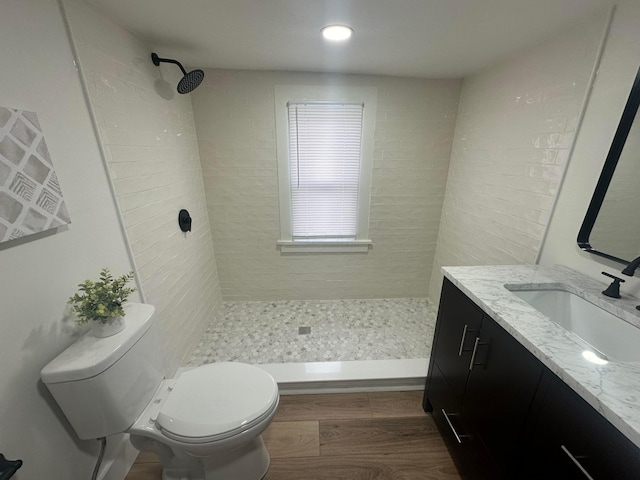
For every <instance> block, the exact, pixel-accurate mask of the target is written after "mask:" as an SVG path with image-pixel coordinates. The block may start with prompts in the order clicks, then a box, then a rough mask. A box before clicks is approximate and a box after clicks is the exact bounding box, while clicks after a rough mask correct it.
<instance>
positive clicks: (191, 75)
mask: <svg viewBox="0 0 640 480" xmlns="http://www.w3.org/2000/svg"><path fill="white" fill-rule="evenodd" d="M151 61H152V62H153V64H154V65H155V66H156V67H159V66H160V62H165V63H175V64H176V65H177V66H178V67H180V70H182V74H183V75H184V76H183V77H182V78H181V79H180V81H179V82H178V87H177V90H178V93H191V92H193V91H194V90H195V89H196V88H197V87H198V85H200V83H201V82H202V79H203V78H204V72H203V71H202V70H192V71H190V72H187V71H186V70H185V69H184V67H183V66H182V64H181V63H180V62H179V61H177V60H172V59H170V58H160V57H158V55H157V54H155V53H152V54H151Z"/></svg>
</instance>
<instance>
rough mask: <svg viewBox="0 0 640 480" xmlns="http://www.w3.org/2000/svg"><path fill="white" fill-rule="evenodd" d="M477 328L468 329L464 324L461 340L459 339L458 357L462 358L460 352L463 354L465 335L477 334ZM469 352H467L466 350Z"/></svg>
mask: <svg viewBox="0 0 640 480" xmlns="http://www.w3.org/2000/svg"><path fill="white" fill-rule="evenodd" d="M477 331H478V329H477V328H469V325H467V324H465V326H464V329H463V330H462V338H461V339H460V348H459V349H458V356H459V357H461V356H462V352H464V351H465V350H464V341H465V340H466V339H467V333H472V332H477ZM467 351H469V350H467Z"/></svg>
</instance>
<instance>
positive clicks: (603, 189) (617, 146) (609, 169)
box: [577, 69, 640, 265]
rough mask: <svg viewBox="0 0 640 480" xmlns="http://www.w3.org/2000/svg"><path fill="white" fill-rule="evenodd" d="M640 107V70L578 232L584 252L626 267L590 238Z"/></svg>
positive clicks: (625, 261) (620, 260)
mask: <svg viewBox="0 0 640 480" xmlns="http://www.w3.org/2000/svg"><path fill="white" fill-rule="evenodd" d="M639 106H640V69H638V72H637V73H636V78H635V80H634V81H633V87H632V88H631V93H630V94H629V98H628V99H627V104H626V105H625V107H624V111H623V112H622V117H621V118H620V123H619V124H618V128H617V130H616V134H615V136H614V137H613V142H611V148H610V149H609V153H608V154H607V158H606V160H605V162H604V167H602V173H601V174H600V178H599V179H598V183H597V184H596V189H595V191H594V192H593V197H591V202H590V203H589V208H588V209H587V213H586V214H585V216H584V220H583V222H582V226H581V227H580V231H579V232H578V239H577V241H578V246H579V247H580V248H581V249H582V250H585V251H587V252H589V253H593V254H594V255H599V256H601V257H605V258H608V259H609V260H614V261H616V262H620V263H624V264H625V265H626V264H628V263H629V261H630V260H625V259H623V258H619V257H616V256H615V255H611V254H609V253H606V252H603V251H601V250H596V249H595V248H593V247H592V246H591V244H590V243H589V236H590V235H591V231H592V230H593V226H594V224H595V222H596V218H598V213H599V212H600V207H602V203H603V202H604V198H605V196H606V194H607V190H608V189H609V184H610V183H611V179H612V178H613V174H614V173H615V170H616V166H617V165H618V160H619V159H620V155H621V153H622V149H623V148H624V144H625V142H626V141H627V137H628V136H629V131H630V130H631V127H632V126H633V121H634V119H635V117H636V113H637V111H638V107H639ZM638 248H639V250H640V245H639V246H638Z"/></svg>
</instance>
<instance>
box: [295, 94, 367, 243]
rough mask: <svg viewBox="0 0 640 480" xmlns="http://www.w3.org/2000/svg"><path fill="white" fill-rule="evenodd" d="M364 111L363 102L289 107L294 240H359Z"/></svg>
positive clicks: (297, 104)
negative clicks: (359, 193)
mask: <svg viewBox="0 0 640 480" xmlns="http://www.w3.org/2000/svg"><path fill="white" fill-rule="evenodd" d="M362 112H363V105H362V104H345V103H324V102H318V103H289V104H288V114H289V174H290V187H291V226H292V237H293V239H294V240H324V239H326V240H334V239H335V240H341V239H342V240H350V239H355V238H356V234H357V231H358V189H359V183H360V158H361V144H362Z"/></svg>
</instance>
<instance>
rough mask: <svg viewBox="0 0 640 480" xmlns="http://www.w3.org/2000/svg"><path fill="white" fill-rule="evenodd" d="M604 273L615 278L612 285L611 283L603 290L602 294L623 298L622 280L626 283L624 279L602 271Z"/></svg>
mask: <svg viewBox="0 0 640 480" xmlns="http://www.w3.org/2000/svg"><path fill="white" fill-rule="evenodd" d="M602 274H603V275H606V276H607V277H609V278H613V282H611V285H609V286H608V287H607V289H606V290H604V291H603V292H602V294H603V295H606V296H607V297H611V298H622V297H621V296H620V282H622V283H624V280H623V279H621V278H618V277H616V276H615V275H611V274H610V273H607V272H602Z"/></svg>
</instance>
